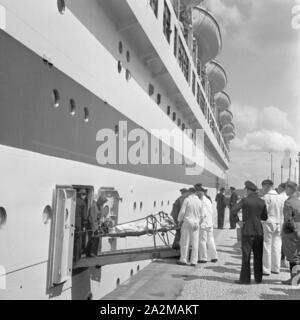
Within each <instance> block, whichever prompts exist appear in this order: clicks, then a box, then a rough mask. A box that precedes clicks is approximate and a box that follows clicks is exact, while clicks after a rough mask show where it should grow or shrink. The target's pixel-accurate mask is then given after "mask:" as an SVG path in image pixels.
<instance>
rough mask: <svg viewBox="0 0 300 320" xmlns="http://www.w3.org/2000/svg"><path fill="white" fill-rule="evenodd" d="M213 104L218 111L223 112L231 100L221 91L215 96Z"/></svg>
mask: <svg viewBox="0 0 300 320" xmlns="http://www.w3.org/2000/svg"><path fill="white" fill-rule="evenodd" d="M215 103H216V106H217V108H218V110H219V111H224V110H226V109H228V108H229V107H230V105H231V100H230V97H229V95H228V94H227V93H226V92H224V91H222V92H219V93H217V94H216V95H215Z"/></svg>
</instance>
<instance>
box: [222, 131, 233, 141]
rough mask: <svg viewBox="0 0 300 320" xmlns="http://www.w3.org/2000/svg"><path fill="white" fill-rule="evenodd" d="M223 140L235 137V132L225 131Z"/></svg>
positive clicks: (230, 139)
mask: <svg viewBox="0 0 300 320" xmlns="http://www.w3.org/2000/svg"><path fill="white" fill-rule="evenodd" d="M223 138H224V140H225V141H226V142H227V143H228V142H229V141H232V140H234V138H235V133H234V132H231V133H227V134H224V135H223Z"/></svg>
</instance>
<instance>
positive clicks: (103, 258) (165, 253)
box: [74, 246, 179, 269]
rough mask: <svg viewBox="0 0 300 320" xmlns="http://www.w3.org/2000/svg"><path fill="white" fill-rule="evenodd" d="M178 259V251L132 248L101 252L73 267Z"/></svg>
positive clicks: (167, 248)
mask: <svg viewBox="0 0 300 320" xmlns="http://www.w3.org/2000/svg"><path fill="white" fill-rule="evenodd" d="M177 257H179V251H178V250H174V249H172V248H170V247H167V246H160V247H156V248H155V247H147V248H134V249H124V250H115V251H108V252H103V253H101V254H100V255H98V256H96V257H92V258H82V259H80V260H79V261H78V262H77V263H76V264H75V266H74V268H75V269H78V268H90V267H102V266H105V265H111V264H118V263H124V262H134V261H141V260H153V259H167V258H177Z"/></svg>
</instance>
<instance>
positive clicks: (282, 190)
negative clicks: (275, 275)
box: [278, 183, 288, 268]
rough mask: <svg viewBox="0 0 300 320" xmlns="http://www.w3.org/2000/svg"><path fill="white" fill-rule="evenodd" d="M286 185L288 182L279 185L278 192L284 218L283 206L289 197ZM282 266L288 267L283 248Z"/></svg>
mask: <svg viewBox="0 0 300 320" xmlns="http://www.w3.org/2000/svg"><path fill="white" fill-rule="evenodd" d="M285 186H286V184H285V183H281V184H280V185H279V186H278V193H279V197H280V200H281V208H280V210H281V216H282V218H283V207H284V203H285V200H287V199H288V196H287V194H286V191H285ZM282 224H283V221H282V223H281V225H282ZM281 267H282V268H286V267H287V261H286V259H285V255H284V253H283V250H282V249H281Z"/></svg>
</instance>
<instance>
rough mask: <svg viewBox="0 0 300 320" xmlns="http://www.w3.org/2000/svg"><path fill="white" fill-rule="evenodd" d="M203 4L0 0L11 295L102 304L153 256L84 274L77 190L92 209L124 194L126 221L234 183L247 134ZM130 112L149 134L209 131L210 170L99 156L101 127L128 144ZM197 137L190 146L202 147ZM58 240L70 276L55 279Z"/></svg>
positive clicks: (132, 242) (0, 155)
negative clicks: (181, 195)
mask: <svg viewBox="0 0 300 320" xmlns="http://www.w3.org/2000/svg"><path fill="white" fill-rule="evenodd" d="M201 2H202V1H201V0H198V1H197V0H194V1H188V0H185V1H183V0H181V1H179V0H173V1H171V0H156V1H155V0H150V1H149V0H85V1H82V0H65V1H64V0H58V1H57V0H43V1H40V0H26V1H20V0H0V175H1V178H2V181H3V182H4V183H1V185H0V192H1V198H0V218H1V219H0V221H1V222H0V224H1V226H0V265H1V266H3V267H2V268H1V270H4V272H3V273H4V275H3V277H5V282H6V290H0V299H11V298H15V299H33V298H39V299H49V298H56V299H87V298H88V297H90V296H91V294H92V295H93V297H94V299H99V298H101V297H103V296H104V295H105V294H107V293H109V292H111V291H112V290H113V289H114V288H115V287H116V285H118V284H119V283H122V282H124V281H125V280H127V279H128V278H129V277H130V276H132V275H133V274H135V273H136V272H138V270H140V269H141V268H143V267H144V266H145V265H146V264H148V263H149V261H141V262H128V263H123V264H115V265H110V266H106V267H102V268H100V269H99V268H88V269H85V270H81V272H79V271H78V272H76V273H74V272H73V270H72V264H71V262H72V250H73V244H72V235H73V233H72V219H73V218H72V215H73V213H74V201H75V197H76V190H78V189H79V188H86V190H89V191H90V193H89V204H90V203H91V201H92V198H93V197H94V196H95V195H97V193H98V192H99V190H100V191H101V190H102V191H103V190H108V191H107V192H108V195H109V194H111V195H112V197H113V195H115V194H118V197H120V198H119V200H120V201H119V203H118V206H119V207H118V210H115V209H116V208H115V207H114V204H113V203H111V207H110V209H111V210H112V212H111V215H112V217H113V216H114V214H116V215H117V217H116V220H117V221H118V222H119V223H122V222H126V221H132V220H135V219H140V218H142V217H145V216H147V215H149V214H152V213H156V212H159V211H165V212H170V211H171V209H172V203H173V202H174V201H175V199H176V198H177V197H178V190H179V189H180V188H182V187H186V186H188V185H193V184H195V183H199V182H201V183H202V184H203V185H204V186H206V187H207V188H208V190H209V193H210V195H211V196H212V197H214V195H215V193H216V190H217V189H218V188H219V187H221V186H223V185H224V184H225V177H226V171H227V170H228V166H229V144H230V141H231V140H232V139H233V138H234V136H235V133H234V130H235V129H234V125H233V124H232V118H233V115H232V113H231V111H230V110H229V107H230V104H231V101H230V97H229V96H228V94H227V93H226V92H224V89H225V87H226V84H227V76H226V72H225V70H224V68H223V67H222V65H221V64H220V63H219V62H218V61H216V60H215V59H216V58H217V56H218V55H219V53H220V51H221V49H222V36H221V32H220V28H219V25H218V22H217V21H216V19H215V18H214V17H213V15H212V13H210V12H208V11H207V10H206V9H204V8H203V7H201ZM120 121H126V123H127V126H128V128H127V130H128V132H129V131H130V130H133V129H136V128H143V129H144V130H146V131H147V132H148V133H149V134H150V136H151V133H152V132H151V130H153V129H160V130H161V129H165V130H168V131H172V130H175V131H178V132H180V133H181V132H184V131H185V130H186V129H191V130H193V132H195V131H196V130H197V129H203V131H204V148H203V150H202V153H203V159H204V164H203V163H200V165H201V166H203V167H204V168H203V172H202V173H201V174H200V175H187V174H186V166H185V165H182V164H180V165H178V164H159V165H158V164H136V165H135V164H132V163H126V164H122V163H116V164H106V165H100V164H99V163H98V162H97V159H96V152H97V149H98V147H99V141H97V139H96V137H97V133H98V132H99V130H101V129H105V128H109V129H112V130H113V132H114V133H115V136H116V137H118V138H122V139H123V138H124V139H126V138H127V132H124V130H121V128H120ZM193 132H192V131H191V134H190V135H184V141H185V143H187V144H193V143H195V141H196V140H195V139H196V135H195V133H193ZM152 135H154V136H153V139H154V140H155V139H156V140H157V141H160V143H161V144H162V145H167V146H168V145H169V146H170V147H171V150H172V151H173V152H174V153H180V152H181V149H180V148H179V147H178V146H177V145H171V144H170V140H169V139H168V137H164V136H155V134H152ZM149 149H150V146H149ZM118 152H120V150H119V151H118ZM162 156H163V155H162ZM115 191H116V192H115ZM62 206H63V208H64V209H65V210H66V212H68V213H71V214H70V215H69V214H68V216H66V217H64V218H65V220H62V221H61V223H62V224H65V228H64V231H63V240H62V244H63V245H62V246H61V247H59V246H60V241H59V240H58V239H55V236H56V234H55V231H53V229H54V227H53V226H55V225H56V227H57V226H58V225H59V221H60V220H59V219H58V213H59V210H60V208H62ZM113 210H115V211H117V212H113ZM55 211H56V212H55ZM53 219H57V220H56V221H54V222H53ZM150 243H151V238H149V237H148V236H143V237H140V238H138V239H135V238H126V239H123V238H122V239H117V240H109V239H108V240H105V241H104V243H103V250H110V249H116V248H117V249H126V248H133V247H137V246H141V247H145V246H147V245H149V244H150ZM58 247H59V248H60V250H61V252H63V261H60V267H59V270H58V271H57V272H58V274H59V277H60V278H61V283H60V284H59V285H56V286H51V285H49V284H51V279H53V274H52V273H53V268H55V267H57V266H56V265H55V264H56V262H55V259H54V256H53V250H54V251H55V250H56V249H57V248H58ZM49 279H50V280H49ZM52 284H53V283H52Z"/></svg>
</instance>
